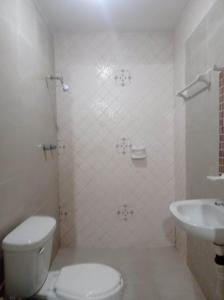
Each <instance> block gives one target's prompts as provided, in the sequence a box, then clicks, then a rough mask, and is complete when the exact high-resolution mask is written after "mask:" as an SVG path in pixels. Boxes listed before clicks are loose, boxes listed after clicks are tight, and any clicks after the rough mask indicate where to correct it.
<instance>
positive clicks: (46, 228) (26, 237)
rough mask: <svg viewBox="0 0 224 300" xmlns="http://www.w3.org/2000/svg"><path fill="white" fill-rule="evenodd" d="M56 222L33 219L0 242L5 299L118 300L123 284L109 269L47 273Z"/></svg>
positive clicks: (85, 267)
mask: <svg viewBox="0 0 224 300" xmlns="http://www.w3.org/2000/svg"><path fill="white" fill-rule="evenodd" d="M55 227H56V221H55V219H53V218H51V217H44V216H35V217H30V218H29V219H27V220H26V221H25V222H23V223H22V224H20V225H19V226H18V227H16V228H15V229H14V230H13V231H12V232H10V233H9V234H8V235H7V236H6V237H5V238H4V240H3V243H2V248H3V253H4V270H5V291H6V296H7V297H15V298H22V299H23V298H29V297H32V298H33V299H48V300H57V299H58V300H62V299H64V300H86V299H88V300H121V298H122V291H123V286H124V282H123V279H122V276H121V274H120V273H119V272H118V271H117V270H115V269H113V268H112V267H110V266H107V265H103V264H96V263H88V264H85V263H84V264H76V265H70V266H65V267H64V268H62V269H61V270H59V271H56V272H49V266H50V260H51V252H52V242H53V234H54V231H55ZM18 270H19V271H18Z"/></svg>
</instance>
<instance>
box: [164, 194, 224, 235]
mask: <svg viewBox="0 0 224 300" xmlns="http://www.w3.org/2000/svg"><path fill="white" fill-rule="evenodd" d="M215 202H222V203H224V199H210V198H207V199H189V200H180V201H175V202H172V203H171V204H170V207H169V209H170V212H171V213H172V215H173V216H174V217H175V219H176V220H177V221H178V222H179V223H181V224H183V225H185V224H186V225H188V226H192V227H195V228H198V229H199V228H201V229H208V230H220V229H222V230H223V229H224V225H223V226H212V225H211V226H209V225H205V224H199V223H194V222H190V221H189V220H188V219H186V217H185V216H184V214H181V213H180V212H179V211H178V207H180V206H181V205H184V206H190V205H197V206H201V205H203V204H209V205H212V204H213V205H214V204H215ZM212 208H213V209H216V210H217V211H219V212H223V214H224V207H218V206H215V205H214V206H213V207H212Z"/></svg>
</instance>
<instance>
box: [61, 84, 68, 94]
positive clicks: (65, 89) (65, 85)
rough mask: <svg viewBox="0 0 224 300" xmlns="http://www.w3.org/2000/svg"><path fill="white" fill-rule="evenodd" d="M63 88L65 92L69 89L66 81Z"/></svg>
mask: <svg viewBox="0 0 224 300" xmlns="http://www.w3.org/2000/svg"><path fill="white" fill-rule="evenodd" d="M62 89H63V91H64V92H68V91H69V86H68V85H67V84H65V83H63V84H62Z"/></svg>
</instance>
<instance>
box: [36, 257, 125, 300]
mask: <svg viewBox="0 0 224 300" xmlns="http://www.w3.org/2000/svg"><path fill="white" fill-rule="evenodd" d="M122 291H123V279H122V276H121V274H120V273H119V272H118V271H116V270H115V269H113V268H111V267H109V266H106V265H101V264H91V263H88V264H77V265H71V266H66V267H64V268H62V270H61V271H56V272H49V275H48V278H47V280H46V282H45V283H44V285H43V287H42V288H41V290H40V291H39V292H38V293H37V294H36V297H35V299H48V300H57V299H65V300H86V299H89V300H120V299H121V298H122Z"/></svg>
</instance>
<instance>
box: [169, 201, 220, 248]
mask: <svg viewBox="0 0 224 300" xmlns="http://www.w3.org/2000/svg"><path fill="white" fill-rule="evenodd" d="M170 211H171V214H172V215H173V217H174V219H175V220H176V222H177V224H179V225H180V227H182V228H183V229H184V230H185V231H186V232H187V233H189V234H192V235H194V236H197V237H199V238H201V239H204V240H208V241H211V242H213V243H215V244H217V245H224V200H219V199H197V200H184V201H177V202H173V203H172V204H171V205H170Z"/></svg>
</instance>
